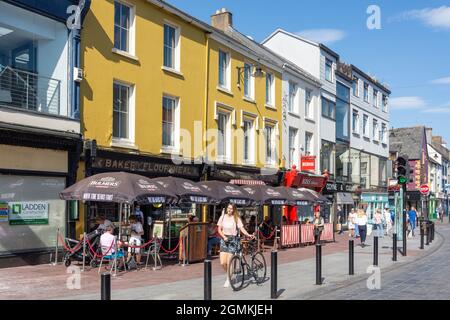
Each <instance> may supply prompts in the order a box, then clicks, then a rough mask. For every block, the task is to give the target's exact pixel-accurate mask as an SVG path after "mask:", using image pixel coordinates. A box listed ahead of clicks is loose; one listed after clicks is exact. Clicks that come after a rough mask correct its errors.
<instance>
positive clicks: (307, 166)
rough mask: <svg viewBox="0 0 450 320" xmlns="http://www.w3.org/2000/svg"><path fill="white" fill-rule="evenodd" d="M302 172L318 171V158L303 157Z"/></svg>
mask: <svg viewBox="0 0 450 320" xmlns="http://www.w3.org/2000/svg"><path fill="white" fill-rule="evenodd" d="M300 162H301V166H300V167H301V171H312V172H314V171H316V156H302V157H301V161H300Z"/></svg>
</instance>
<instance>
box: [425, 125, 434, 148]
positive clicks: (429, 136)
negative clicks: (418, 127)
mask: <svg viewBox="0 0 450 320" xmlns="http://www.w3.org/2000/svg"><path fill="white" fill-rule="evenodd" d="M425 133H426V137H427V143H428V144H431V141H433V139H432V137H433V128H426V127H425Z"/></svg>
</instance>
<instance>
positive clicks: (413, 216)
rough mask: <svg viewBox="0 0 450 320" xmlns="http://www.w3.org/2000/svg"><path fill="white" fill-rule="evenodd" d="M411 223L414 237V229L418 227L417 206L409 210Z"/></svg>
mask: <svg viewBox="0 0 450 320" xmlns="http://www.w3.org/2000/svg"><path fill="white" fill-rule="evenodd" d="M408 218H409V225H410V226H411V233H412V236H413V237H414V230H415V229H416V219H417V211H416V208H414V207H411V210H409V212H408Z"/></svg>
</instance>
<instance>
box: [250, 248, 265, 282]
mask: <svg viewBox="0 0 450 320" xmlns="http://www.w3.org/2000/svg"><path fill="white" fill-rule="evenodd" d="M252 269H253V276H254V277H255V280H256V283H257V284H261V283H263V282H264V280H265V279H266V272H267V265H266V259H265V258H264V256H263V254H262V253H261V252H257V253H255V254H254V255H253V256H252Z"/></svg>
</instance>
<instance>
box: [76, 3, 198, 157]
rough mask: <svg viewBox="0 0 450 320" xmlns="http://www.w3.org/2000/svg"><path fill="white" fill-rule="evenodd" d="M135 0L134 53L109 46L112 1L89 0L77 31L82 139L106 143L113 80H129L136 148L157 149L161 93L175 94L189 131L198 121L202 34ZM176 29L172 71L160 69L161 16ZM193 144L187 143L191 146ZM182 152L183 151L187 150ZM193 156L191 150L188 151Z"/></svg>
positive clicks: (153, 151)
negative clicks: (82, 75) (81, 73)
mask: <svg viewBox="0 0 450 320" xmlns="http://www.w3.org/2000/svg"><path fill="white" fill-rule="evenodd" d="M127 2H128V3H130V4H133V5H135V9H136V11H135V12H136V14H135V30H136V32H135V34H136V41H135V56H136V57H137V58H138V61H135V60H133V59H130V58H126V57H123V56H121V55H118V54H116V53H113V52H112V49H113V47H114V1H112V0H107V1H104V0H103V1H92V4H91V10H90V11H89V13H88V14H87V17H86V20H85V22H84V26H83V31H82V56H83V58H82V68H83V69H84V71H85V79H84V80H83V82H82V85H81V91H82V130H83V134H84V136H85V138H86V139H96V140H97V144H98V145H99V146H106V147H110V146H111V143H112V122H113V101H112V100H113V80H114V79H116V80H120V81H124V82H127V83H131V84H134V85H135V110H136V116H135V119H136V121H135V128H136V129H135V145H136V146H137V147H138V148H139V151H140V152H143V153H150V154H159V153H160V149H161V144H162V97H163V93H165V94H169V95H173V96H176V97H179V98H180V111H181V113H180V119H181V123H180V127H181V128H185V129H187V130H189V131H193V128H194V121H196V120H197V121H202V119H203V117H202V116H203V110H204V104H205V89H204V88H205V82H206V79H205V77H206V76H205V75H206V72H205V69H206V68H205V66H206V35H205V32H204V31H203V30H201V29H200V28H197V27H195V26H193V25H191V24H188V23H185V22H184V21H182V20H181V19H179V18H177V17H176V16H173V15H170V14H168V13H166V12H165V11H163V10H161V9H159V8H157V7H156V6H154V5H152V4H150V3H147V2H146V1H139V0H127ZM165 21H168V22H171V23H173V24H176V25H178V26H179V27H180V30H181V41H180V45H181V50H180V52H181V55H180V57H181V61H180V71H181V73H182V74H183V76H177V75H174V74H172V73H169V72H166V71H163V70H162V68H161V67H162V66H163V36H164V22H165ZM192 150H193V146H192ZM190 155H191V154H187V155H186V156H188V157H189V156H190ZM193 156H194V157H196V156H197V155H193Z"/></svg>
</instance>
